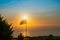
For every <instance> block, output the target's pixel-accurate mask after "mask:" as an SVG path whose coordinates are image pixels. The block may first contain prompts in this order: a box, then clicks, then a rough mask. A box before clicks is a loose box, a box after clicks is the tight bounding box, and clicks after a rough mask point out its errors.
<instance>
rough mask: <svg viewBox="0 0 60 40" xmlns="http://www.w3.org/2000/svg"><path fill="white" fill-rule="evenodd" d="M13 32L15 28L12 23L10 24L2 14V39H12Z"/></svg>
mask: <svg viewBox="0 0 60 40" xmlns="http://www.w3.org/2000/svg"><path fill="white" fill-rule="evenodd" d="M12 33H13V30H12V26H11V24H8V23H7V22H6V20H5V19H3V17H1V15H0V40H11V39H12Z"/></svg>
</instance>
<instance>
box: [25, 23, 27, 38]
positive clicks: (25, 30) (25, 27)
mask: <svg viewBox="0 0 60 40" xmlns="http://www.w3.org/2000/svg"><path fill="white" fill-rule="evenodd" d="M25 31H26V37H27V22H26V26H25Z"/></svg>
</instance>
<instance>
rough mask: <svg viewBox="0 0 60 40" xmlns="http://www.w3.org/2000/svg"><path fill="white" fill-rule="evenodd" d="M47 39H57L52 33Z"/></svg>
mask: <svg viewBox="0 0 60 40" xmlns="http://www.w3.org/2000/svg"><path fill="white" fill-rule="evenodd" d="M46 40H55V39H54V36H53V35H52V34H50V35H49V36H48V38H47V39H46Z"/></svg>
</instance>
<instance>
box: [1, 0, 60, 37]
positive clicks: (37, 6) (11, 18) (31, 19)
mask: <svg viewBox="0 0 60 40" xmlns="http://www.w3.org/2000/svg"><path fill="white" fill-rule="evenodd" d="M59 8H60V0H0V13H1V15H2V16H4V17H5V18H6V19H7V22H8V23H10V24H12V26H13V29H14V33H13V35H14V37H17V36H18V35H19V33H21V32H23V31H24V27H22V26H21V25H20V21H21V20H22V16H24V15H26V16H28V23H27V26H28V35H30V36H39V35H40V36H43V35H49V34H54V35H56V36H59V35H60V22H59V20H60V9H59Z"/></svg>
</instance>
